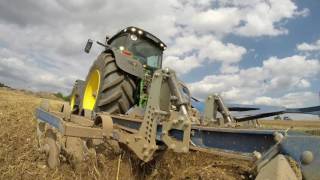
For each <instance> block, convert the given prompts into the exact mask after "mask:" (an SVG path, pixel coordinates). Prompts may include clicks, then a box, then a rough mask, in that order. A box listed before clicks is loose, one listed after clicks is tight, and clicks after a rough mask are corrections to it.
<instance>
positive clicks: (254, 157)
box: [36, 69, 320, 179]
mask: <svg viewBox="0 0 320 180" xmlns="http://www.w3.org/2000/svg"><path fill="white" fill-rule="evenodd" d="M186 96H188V92H183V91H182V90H181V88H179V84H178V81H177V79H176V75H175V73H174V71H171V70H169V69H165V70H157V71H156V72H155V73H154V75H153V79H152V82H151V87H150V94H149V97H148V102H147V106H146V108H145V109H141V108H139V107H133V108H131V109H130V110H129V111H128V113H126V114H109V113H107V112H93V111H83V112H82V114H81V113H79V114H75V113H74V111H73V110H72V109H71V108H70V106H69V105H67V104H64V105H63V107H62V109H61V111H59V112H58V111H51V110H50V109H49V102H48V101H44V102H42V105H41V107H39V108H37V110H36V114H37V119H38V132H39V136H42V135H43V134H48V130H49V132H50V133H51V135H50V136H46V137H47V139H49V141H46V143H44V145H43V146H42V147H43V148H42V149H43V150H44V151H45V152H47V154H48V164H49V166H51V167H56V166H57V165H58V164H59V160H58V159H59V158H58V157H59V153H60V151H62V150H63V149H64V148H65V147H64V143H59V141H58V139H59V138H58V137H64V138H69V137H70V138H78V139H81V141H83V142H88V140H95V141H94V144H95V145H99V144H103V143H106V142H110V141H112V142H116V143H113V144H118V143H119V144H121V145H123V146H126V147H127V148H128V149H130V150H131V151H132V152H134V154H135V155H136V156H137V157H138V158H139V159H141V160H142V161H144V162H148V161H150V160H152V158H153V157H154V154H155V152H156V151H164V150H166V149H170V150H172V151H174V152H176V153H187V152H188V151H190V150H195V151H203V152H208V153H219V154H226V155H229V156H230V157H233V158H239V159H246V160H249V161H252V162H254V164H255V166H254V167H253V168H254V169H255V172H256V174H257V176H256V178H257V179H266V178H269V179H282V178H289V179H298V177H297V176H296V175H295V173H294V171H293V170H292V168H291V166H290V165H289V163H288V161H287V157H290V158H292V159H294V160H295V162H297V166H298V167H299V168H300V169H301V171H302V174H303V178H305V179H319V178H320V171H319V167H320V137H319V136H311V135H308V134H306V133H302V132H294V131H288V130H275V129H258V128H243V127H241V126H238V124H237V118H236V117H235V116H233V115H232V113H231V112H230V109H231V110H232V108H228V107H227V106H226V105H225V104H224V102H223V100H222V98H221V97H219V96H218V95H212V96H209V97H208V99H207V101H206V103H205V107H204V113H203V114H201V113H199V111H197V110H196V109H195V107H194V106H191V103H190V100H189V99H188V98H186ZM249 119H250V118H248V119H247V120H249ZM242 120H243V121H244V119H242ZM45 126H46V128H44V127H45ZM45 129H46V130H45ZM50 133H49V134H50ZM52 141H54V142H56V143H52ZM107 144H108V145H110V146H112V145H111V143H107ZM66 151H68V150H66ZM69 151H70V150H69Z"/></svg>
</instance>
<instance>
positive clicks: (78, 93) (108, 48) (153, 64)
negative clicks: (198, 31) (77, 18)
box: [70, 27, 166, 115]
mask: <svg viewBox="0 0 320 180" xmlns="http://www.w3.org/2000/svg"><path fill="white" fill-rule="evenodd" d="M97 43H98V44H99V45H102V46H104V47H105V50H104V51H103V52H102V53H101V54H100V55H99V56H98V58H97V59H96V60H95V61H94V63H93V65H92V66H91V68H90V70H89V73H88V75H87V78H86V80H85V81H81V80H77V81H76V83H75V86H74V88H73V91H72V95H71V100H70V105H71V108H72V109H73V111H74V112H76V113H79V114H82V115H84V114H86V112H100V111H103V112H108V113H110V114H124V113H126V112H127V111H128V110H129V109H130V108H131V107H133V106H134V105H136V106H138V107H141V108H145V106H146V104H147V99H148V88H149V86H150V83H151V80H152V75H153V73H154V72H155V71H156V70H158V69H160V68H161V67H162V55H163V51H164V50H165V49H166V45H165V44H164V43H163V42H162V41H161V40H160V39H158V38H157V37H155V36H154V35H152V34H151V33H149V32H147V31H144V30H142V29H140V28H137V27H128V28H125V29H123V30H121V31H120V32H118V33H117V34H115V35H114V36H113V37H111V38H108V37H106V42H105V43H101V42H98V41H97ZM92 44H93V41H92V40H90V39H89V40H88V42H87V44H86V47H85V52H87V53H89V52H90V49H91V47H92Z"/></svg>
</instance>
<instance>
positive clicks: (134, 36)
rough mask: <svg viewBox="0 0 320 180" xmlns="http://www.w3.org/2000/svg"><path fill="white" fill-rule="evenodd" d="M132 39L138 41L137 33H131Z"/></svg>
mask: <svg viewBox="0 0 320 180" xmlns="http://www.w3.org/2000/svg"><path fill="white" fill-rule="evenodd" d="M130 39H131V40H133V41H136V40H137V39H138V37H137V36H136V35H135V34H131V35H130Z"/></svg>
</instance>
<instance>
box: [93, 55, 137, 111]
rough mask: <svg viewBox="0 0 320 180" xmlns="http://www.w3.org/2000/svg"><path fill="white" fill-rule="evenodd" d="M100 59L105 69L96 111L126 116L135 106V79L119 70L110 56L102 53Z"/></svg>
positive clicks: (103, 69)
mask: <svg viewBox="0 0 320 180" xmlns="http://www.w3.org/2000/svg"><path fill="white" fill-rule="evenodd" d="M99 58H100V60H101V61H103V63H102V65H104V67H103V68H102V70H101V71H102V73H101V74H103V77H102V79H101V83H102V84H100V90H99V95H98V98H97V102H96V111H104V112H109V113H111V114H114V113H121V114H124V113H125V112H127V111H128V110H129V108H131V107H132V106H133V105H134V92H135V90H136V87H137V86H136V84H135V80H134V77H133V76H131V75H129V74H128V73H126V72H124V71H122V70H121V69H119V67H118V66H117V65H116V62H115V59H114V57H112V56H111V55H110V54H107V53H102V54H101V55H100V56H99ZM99 58H98V60H99Z"/></svg>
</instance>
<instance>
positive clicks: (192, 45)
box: [167, 34, 247, 72]
mask: <svg viewBox="0 0 320 180" xmlns="http://www.w3.org/2000/svg"><path fill="white" fill-rule="evenodd" d="M170 48H171V49H169V50H168V52H167V54H168V55H169V56H176V57H179V56H180V57H181V56H191V58H193V59H196V61H198V62H197V64H199V63H204V62H207V63H213V62H220V63H221V64H222V65H223V66H221V71H222V72H235V71H237V66H236V65H231V64H234V63H238V62H239V61H240V60H241V59H242V56H243V55H244V54H245V53H246V52H247V50H246V49H245V48H244V47H242V46H238V45H235V44H232V43H223V42H222V41H221V40H219V39H217V38H216V37H214V36H212V35H204V36H195V35H190V34H184V35H183V36H181V37H178V38H176V40H175V44H174V45H173V46H172V47H170ZM197 67H200V65H198V66H192V67H190V68H192V69H194V68H197ZM190 70H191V69H190Z"/></svg>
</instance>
